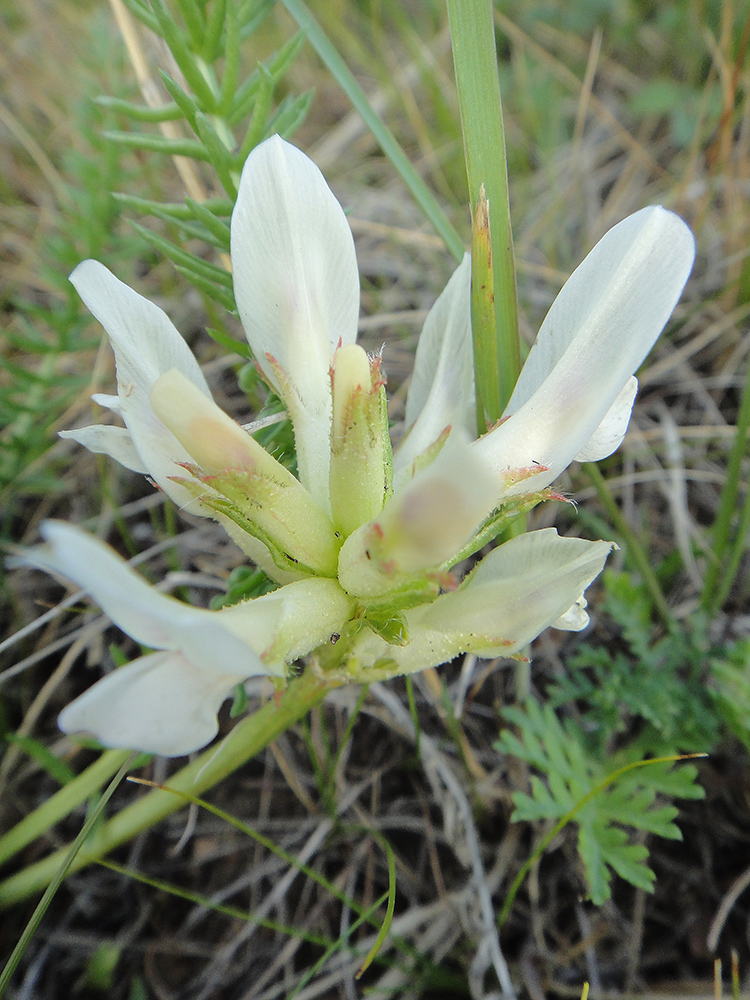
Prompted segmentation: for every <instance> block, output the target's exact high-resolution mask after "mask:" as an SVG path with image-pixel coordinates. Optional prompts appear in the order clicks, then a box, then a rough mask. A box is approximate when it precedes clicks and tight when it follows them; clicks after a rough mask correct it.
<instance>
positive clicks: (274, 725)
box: [0, 668, 327, 907]
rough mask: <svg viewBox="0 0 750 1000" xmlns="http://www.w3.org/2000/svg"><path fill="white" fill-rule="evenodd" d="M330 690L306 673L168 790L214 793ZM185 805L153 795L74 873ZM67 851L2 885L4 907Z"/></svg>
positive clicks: (107, 830) (100, 840)
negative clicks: (216, 786) (230, 775)
mask: <svg viewBox="0 0 750 1000" xmlns="http://www.w3.org/2000/svg"><path fill="white" fill-rule="evenodd" d="M326 690H327V685H326V683H325V681H323V680H321V679H320V678H319V677H317V676H316V675H315V673H314V672H313V671H312V670H311V669H309V668H308V669H307V670H306V671H305V673H304V674H303V675H302V676H301V677H299V678H298V679H297V680H295V681H292V683H291V684H290V685H289V687H288V688H287V689H286V691H284V693H283V694H282V695H281V697H280V698H279V699H278V702H276V701H271V702H269V703H268V704H267V705H264V706H263V708H261V709H259V710H258V711H257V712H255V713H254V714H253V715H251V716H249V717H248V718H247V719H244V720H243V721H242V722H240V723H239V725H237V726H236V727H235V728H234V729H233V730H232V732H231V733H230V734H229V736H227V738H226V739H225V740H224V741H223V743H221V744H219V746H218V747H209V749H208V750H205V751H204V752H203V753H202V754H201V755H200V757H197V758H196V759H195V760H194V761H192V762H191V763H190V764H188V765H187V767H183V769H182V770H181V771H178V773H177V774H175V775H174V776H173V777H172V778H170V779H169V781H168V782H167V784H168V786H169V787H171V788H176V789H178V790H179V791H183V792H187V793H189V794H190V795H199V794H200V793H201V792H203V791H205V790H206V789H207V788H211V787H213V785H215V784H217V783H218V782H219V781H221V780H222V779H223V778H225V777H226V776H227V775H229V774H231V773H232V772H233V771H235V770H236V769H237V768H238V767H240V766H241V765H242V764H244V763H245V762H246V761H248V760H250V758H251V757H254V756H255V755H256V754H257V753H259V752H260V751H261V750H262V749H263V748H264V747H266V746H268V744H269V743H271V742H272V741H273V740H275V739H276V737H277V736H279V735H280V734H281V733H282V732H284V730H286V729H288V728H289V726H291V725H293V724H294V723H295V722H296V721H297V720H298V719H300V718H302V716H303V715H305V714H306V713H307V712H308V711H309V710H310V709H311V708H312V707H313V706H314V705H317V704H318V702H320V701H321V700H322V699H323V696H324V695H325V693H326ZM184 805H185V802H184V799H182V798H181V797H180V796H178V795H172V794H170V792H169V791H162V790H155V791H152V792H149V793H148V794H147V795H144V796H143V798H140V799H138V800H137V801H136V802H134V803H133V804H132V805H129V806H127V807H126V808H125V809H122V810H121V811H120V812H119V813H117V814H116V815H115V816H113V817H112V819H110V820H108V821H107V822H106V823H103V824H102V825H101V826H100V827H99V828H98V830H97V831H96V833H95V834H94V835H93V836H92V838H91V839H90V840H89V841H87V843H86V844H85V845H84V846H83V847H82V848H81V850H80V851H79V852H78V854H77V855H76V857H75V860H74V861H73V863H72V864H71V866H70V871H71V872H74V871H78V870H79V869H80V868H84V867H86V865H90V864H91V863H92V862H93V861H97V860H98V859H99V858H102V857H104V856H105V855H106V854H108V853H109V851H111V850H112V849H113V848H115V847H117V846H119V845H120V844H124V843H126V842H127V841H128V840H131V839H132V838H133V837H134V836H135V835H136V834H138V833H140V832H141V831H143V830H147V829H149V828H150V827H152V826H153V825H154V824H155V823H158V822H159V820H162V819H164V817H165V816H169V815H170V813H173V812H176V811H177V810H178V809H182V808H184ZM68 850H69V845H67V846H65V847H63V848H61V849H60V850H58V851H55V852H54V853H53V854H50V855H48V856H47V857H46V858H44V859H43V860H42V861H39V862H37V863H36V864H34V865H31V866H30V867H28V868H26V869H24V870H23V871H21V872H19V873H18V874H17V875H13V876H12V877H11V878H8V879H6V880H5V881H4V882H2V883H0V906H2V907H5V906H10V905H11V904H12V903H16V902H18V901H19V900H21V899H25V898H26V897H27V896H31V895H32V894H33V893H35V892H39V891H40V890H41V889H43V888H44V887H45V886H46V885H48V884H49V882H50V881H51V880H52V879H53V878H54V876H55V872H56V871H57V870H58V868H59V867H60V865H61V864H62V862H63V859H64V858H65V857H66V855H67V852H68Z"/></svg>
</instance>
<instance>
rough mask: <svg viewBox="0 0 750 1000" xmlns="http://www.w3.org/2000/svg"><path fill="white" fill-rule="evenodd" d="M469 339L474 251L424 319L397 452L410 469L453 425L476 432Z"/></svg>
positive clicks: (399, 466)
mask: <svg viewBox="0 0 750 1000" xmlns="http://www.w3.org/2000/svg"><path fill="white" fill-rule="evenodd" d="M475 405H476V404H475V401H474V355H473V345H472V340H471V256H470V255H469V254H466V255H465V256H464V259H463V261H462V262H461V263H460V264H459V265H458V267H457V268H456V270H455V271H454V272H453V274H452V276H451V278H450V281H449V282H448V284H447V285H446V286H445V288H444V290H443V291H442V293H441V294H440V296H439V298H438V299H437V301H436V302H435V304H434V305H433V307H432V309H431V310H430V312H429V314H428V316H427V319H426V320H425V324H424V328H423V329H422V334H421V336H420V338H419V343H418V345H417V353H416V356H415V358H414V372H413V374H412V377H411V382H410V384H409V394H408V396H407V399H406V420H405V423H406V427H407V428H408V432H407V436H406V438H405V439H404V442H403V444H402V445H401V447H400V448H399V450H398V452H397V453H396V455H395V457H394V463H395V467H396V470H397V471H404V472H405V471H406V470H408V468H409V467H410V466H411V463H412V462H413V461H414V459H415V458H416V457H417V455H419V454H421V453H422V452H423V451H424V450H425V448H428V447H429V446H430V445H431V444H433V443H434V442H435V441H436V440H437V438H438V437H439V435H440V434H441V433H442V432H443V431H444V430H445V428H446V427H448V426H449V425H450V426H452V427H461V428H462V429H464V430H466V431H467V432H468V433H470V434H472V435H473V433H474V432H475V431H476V409H475Z"/></svg>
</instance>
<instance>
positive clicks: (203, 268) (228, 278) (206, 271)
mask: <svg viewBox="0 0 750 1000" xmlns="http://www.w3.org/2000/svg"><path fill="white" fill-rule="evenodd" d="M129 221H130V225H131V226H132V227H133V229H135V231H136V232H137V233H140V235H141V236H142V237H143V238H144V239H145V240H147V241H148V242H149V243H150V244H151V246H153V247H155V248H156V249H157V250H159V251H160V252H161V253H163V254H164V255H165V256H166V257H168V258H169V259H170V260H171V261H173V263H175V264H179V265H180V266H181V267H184V268H185V269H186V270H187V271H188V272H189V273H195V274H198V275H200V276H201V277H203V278H207V279H208V280H209V281H212V282H215V283H216V284H218V285H222V286H223V287H224V288H231V287H232V275H231V274H229V273H228V272H227V271H225V270H224V268H223V267H219V266H218V265H217V264H211V263H210V262H209V261H207V260H202V259H201V258H200V257H196V256H195V254H192V253H189V252H188V251H187V250H183V249H182V248H181V247H177V246H175V245H174V243H170V242H169V240H168V239H165V238H164V237H163V236H159V235H158V234H157V233H154V232H152V231H151V230H150V229H146V227H145V226H141V225H140V224H139V223H137V222H134V221H133V220H132V219H131V220H129Z"/></svg>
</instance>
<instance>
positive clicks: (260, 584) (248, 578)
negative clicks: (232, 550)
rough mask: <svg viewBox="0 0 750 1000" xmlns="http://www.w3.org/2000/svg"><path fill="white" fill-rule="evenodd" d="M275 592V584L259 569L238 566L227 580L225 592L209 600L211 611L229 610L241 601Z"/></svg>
mask: <svg viewBox="0 0 750 1000" xmlns="http://www.w3.org/2000/svg"><path fill="white" fill-rule="evenodd" d="M272 590H276V584H275V583H274V582H273V580H271V579H270V578H269V577H267V576H266V574H265V573H264V572H263V571H262V570H260V569H254V568H253V567H252V566H238V567H237V568H236V569H233V570H232V572H231V573H230V574H229V576H228V578H227V590H226V593H224V594H219V595H217V596H216V597H214V598H212V600H211V609H212V610H218V609H219V608H230V607H232V605H233V604H239V603H240V602H241V601H249V600H251V599H252V598H254V597H261V596H262V595H263V594H269V593H270V592H271V591H272Z"/></svg>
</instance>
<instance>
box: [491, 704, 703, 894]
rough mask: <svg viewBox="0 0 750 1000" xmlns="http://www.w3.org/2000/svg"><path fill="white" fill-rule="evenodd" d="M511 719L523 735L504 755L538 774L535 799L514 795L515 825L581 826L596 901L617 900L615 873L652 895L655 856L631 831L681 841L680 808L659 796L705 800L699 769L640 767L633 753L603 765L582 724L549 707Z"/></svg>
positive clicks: (513, 738) (511, 736)
mask: <svg viewBox="0 0 750 1000" xmlns="http://www.w3.org/2000/svg"><path fill="white" fill-rule="evenodd" d="M503 714H504V717H505V719H506V720H507V721H508V722H511V723H513V724H514V725H515V726H516V730H517V732H516V733H513V732H511V731H510V730H507V729H506V730H503V732H501V734H500V739H499V741H498V743H497V744H496V748H497V749H498V750H500V751H502V752H504V753H509V754H512V755H513V756H515V757H518V758H520V759H521V760H524V761H526V763H527V764H529V766H530V767H531V768H533V769H534V770H535V771H536V772H538V773H537V774H532V775H531V778H530V782H531V794H527V793H525V792H515V793H514V794H513V802H514V804H515V807H516V808H515V811H514V813H513V816H512V819H513V820H514V821H516V822H520V821H527V822H534V821H538V820H552V821H558V825H559V826H560V827H562V826H564V825H565V824H566V823H568V822H570V821H574V822H575V823H576V825H577V826H578V851H579V854H580V857H581V860H582V862H583V866H584V870H585V874H586V880H587V882H588V895H589V897H590V898H591V899H592V900H593V902H594V903H596V904H597V905H601V904H602V903H603V902H604V901H605V900H607V899H608V898H609V896H610V894H611V890H610V878H611V870H613V871H615V872H616V873H617V874H618V875H619V876H620V877H621V878H623V879H625V880H626V881H628V882H630V883H631V884H632V885H635V886H637V887H638V888H640V889H645V890H646V891H649V892H650V891H651V890H652V888H653V883H654V878H655V876H654V873H653V872H652V870H651V869H650V868H649V867H648V865H647V864H646V860H647V858H648V849H647V848H646V847H645V845H643V844H640V843H633V842H632V841H631V840H630V839H629V835H628V832H627V828H631V829H633V830H642V831H644V832H647V833H652V834H655V835H657V836H660V837H666V838H668V839H671V840H679V839H680V838H681V834H680V831H679V829H678V828H677V827H676V826H675V824H674V822H673V821H674V819H675V817H676V815H677V809H676V808H675V807H674V806H671V805H663V804H660V803H658V802H657V795H669V796H673V797H678V798H700V797H702V795H703V790H702V789H701V788H700V786H698V785H696V784H695V778H696V775H697V771H696V768H695V767H693V766H691V765H681V766H679V767H677V768H675V767H673V766H672V764H671V762H668V763H661V762H659V763H653V764H652V763H648V765H647V766H643V767H640V766H637V765H638V758H637V757H636V760H635V761H633V759H632V753H625V754H622V753H621V754H619V755H617V756H616V757H613V758H611V759H610V760H609V761H607V760H606V759H602V757H601V756H600V755H599V754H597V753H596V752H593V751H592V747H591V744H590V741H589V740H588V739H587V736H586V734H585V732H584V730H583V728H582V727H581V725H580V724H578V723H576V722H573V721H572V720H571V719H566V720H565V723H564V724H563V723H561V722H560V720H559V719H558V717H557V715H556V714H555V711H554V710H553V708H552V706H551V705H549V704H547V705H545V706H544V707H542V706H540V705H539V704H538V703H537V702H536V701H534V700H529V701H528V702H527V703H526V704H525V705H524V706H523V707H514V708H508V709H506V710H505V712H504V713H503ZM632 764H636V766H635V767H633V766H629V765H632Z"/></svg>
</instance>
